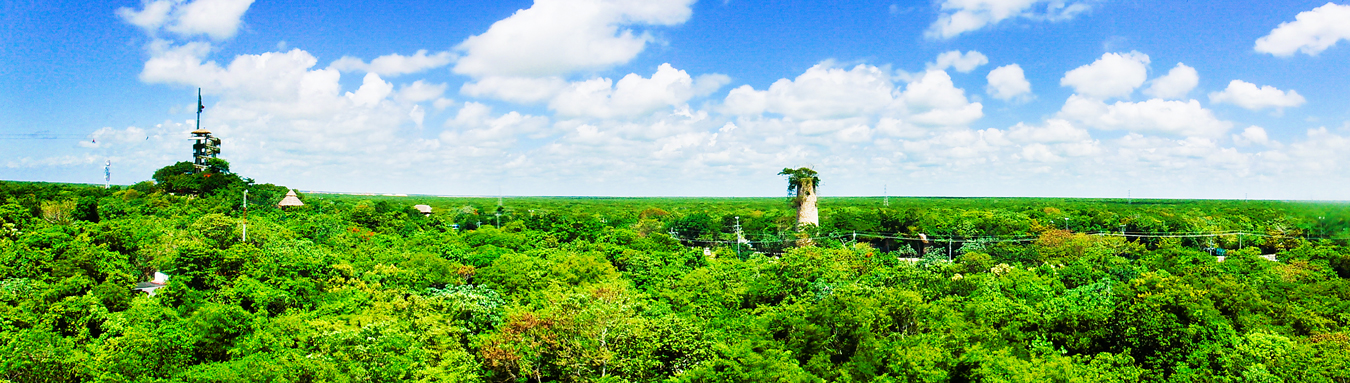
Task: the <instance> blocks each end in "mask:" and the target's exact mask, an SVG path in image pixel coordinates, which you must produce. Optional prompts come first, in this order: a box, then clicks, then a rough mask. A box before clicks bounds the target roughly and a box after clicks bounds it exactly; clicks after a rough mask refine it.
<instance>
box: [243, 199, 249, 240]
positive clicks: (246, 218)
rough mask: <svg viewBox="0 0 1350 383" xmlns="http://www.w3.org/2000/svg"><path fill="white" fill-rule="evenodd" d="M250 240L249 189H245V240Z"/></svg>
mask: <svg viewBox="0 0 1350 383" xmlns="http://www.w3.org/2000/svg"><path fill="white" fill-rule="evenodd" d="M243 242H248V189H244V240H243Z"/></svg>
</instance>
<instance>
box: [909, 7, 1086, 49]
mask: <svg viewBox="0 0 1350 383" xmlns="http://www.w3.org/2000/svg"><path fill="white" fill-rule="evenodd" d="M941 4H942V5H941V7H942V13H941V14H940V15H938V19H937V21H935V22H933V25H931V26H929V27H928V31H926V32H924V35H925V36H927V37H928V38H939V39H949V38H952V37H956V36H957V35H960V34H962V33H966V32H970V31H974V30H978V29H980V28H984V27H985V26H989V25H993V24H998V23H999V22H1002V21H1004V20H1007V19H1012V18H1026V19H1031V20H1046V21H1058V20H1067V19H1071V18H1073V17H1074V16H1076V15H1078V14H1079V13H1082V12H1084V11H1087V10H1088V9H1089V8H1090V7H1089V6H1088V5H1087V4H1086V2H1084V1H1073V0H1067V1H1066V0H943V1H942V2H941Z"/></svg>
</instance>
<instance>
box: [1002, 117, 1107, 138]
mask: <svg viewBox="0 0 1350 383" xmlns="http://www.w3.org/2000/svg"><path fill="white" fill-rule="evenodd" d="M1008 138H1009V139H1011V140H1013V141H1017V142H1024V143H1060V142H1078V141H1087V140H1091V139H1092V136H1091V135H1090V134H1088V131H1087V129H1083V128H1079V127H1077V126H1074V125H1073V123H1071V122H1069V121H1067V120H1064V119H1059V118H1053V119H1050V120H1048V121H1046V122H1045V125H1044V126H1033V125H1027V124H1024V123H1020V122H1019V123H1017V125H1014V126H1013V127H1012V128H1009V129H1008Z"/></svg>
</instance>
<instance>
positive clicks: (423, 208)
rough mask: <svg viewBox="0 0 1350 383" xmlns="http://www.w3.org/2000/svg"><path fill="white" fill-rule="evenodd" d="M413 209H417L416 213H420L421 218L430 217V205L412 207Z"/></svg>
mask: <svg viewBox="0 0 1350 383" xmlns="http://www.w3.org/2000/svg"><path fill="white" fill-rule="evenodd" d="M413 208H414V209H417V211H418V212H420V213H422V215H423V216H430V215H431V206H430V205H413Z"/></svg>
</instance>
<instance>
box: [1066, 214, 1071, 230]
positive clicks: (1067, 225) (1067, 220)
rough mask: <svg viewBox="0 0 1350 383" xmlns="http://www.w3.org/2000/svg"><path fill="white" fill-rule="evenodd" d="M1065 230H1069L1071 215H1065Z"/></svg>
mask: <svg viewBox="0 0 1350 383" xmlns="http://www.w3.org/2000/svg"><path fill="white" fill-rule="evenodd" d="M1064 230H1069V217H1064ZM1069 231H1072V230H1069Z"/></svg>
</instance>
